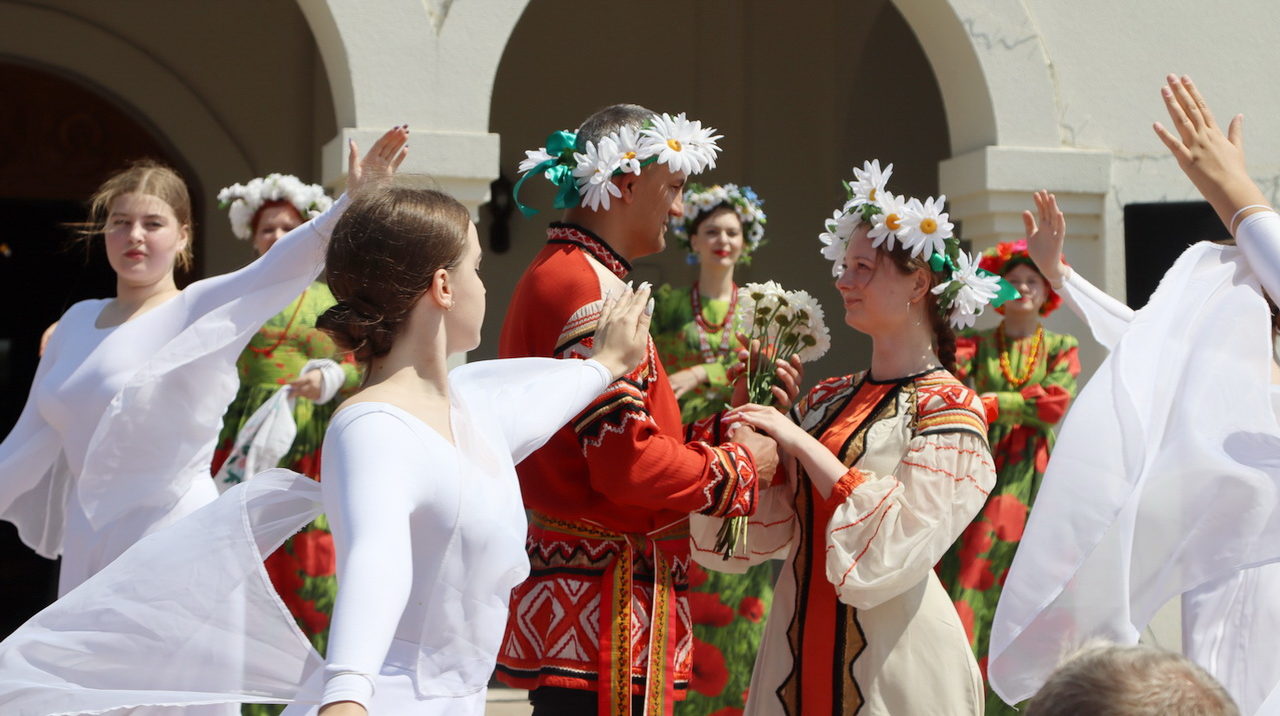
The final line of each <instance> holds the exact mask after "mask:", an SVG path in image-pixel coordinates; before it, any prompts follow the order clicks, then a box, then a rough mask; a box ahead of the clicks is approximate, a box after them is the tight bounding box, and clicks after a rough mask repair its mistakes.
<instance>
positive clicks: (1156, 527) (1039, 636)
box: [988, 213, 1280, 713]
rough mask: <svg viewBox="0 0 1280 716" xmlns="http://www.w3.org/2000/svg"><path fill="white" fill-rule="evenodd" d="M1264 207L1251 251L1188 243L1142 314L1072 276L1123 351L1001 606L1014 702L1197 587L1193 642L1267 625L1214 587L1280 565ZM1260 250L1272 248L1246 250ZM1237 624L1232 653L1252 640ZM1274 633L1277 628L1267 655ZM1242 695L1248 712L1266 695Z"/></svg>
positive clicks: (1278, 265)
mask: <svg viewBox="0 0 1280 716" xmlns="http://www.w3.org/2000/svg"><path fill="white" fill-rule="evenodd" d="M1255 216H1256V217H1257V218H1255ZM1255 216H1251V217H1248V218H1247V219H1246V222H1245V225H1242V227H1241V230H1240V243H1241V247H1243V248H1240V247H1232V246H1224V245H1218V244H1210V243H1201V244H1196V245H1194V246H1192V247H1191V248H1189V249H1188V250H1187V251H1186V252H1184V253H1183V255H1182V256H1181V257H1180V258H1179V259H1178V261H1177V262H1176V263H1175V264H1174V266H1173V267H1172V268H1170V269H1169V271H1168V273H1166V274H1165V277H1164V279H1163V280H1162V281H1161V283H1160V286H1159V287H1158V288H1157V290H1156V292H1155V293H1154V294H1153V295H1152V297H1151V300H1150V302H1149V303H1148V304H1147V306H1146V307H1144V308H1143V309H1142V310H1140V311H1137V312H1136V313H1130V312H1128V311H1127V309H1125V308H1124V307H1123V306H1122V305H1119V304H1118V302H1116V301H1115V300H1114V299H1110V298H1109V297H1105V298H1104V297H1102V296H1098V295H1097V293H1096V292H1097V290H1096V289H1094V288H1093V287H1091V286H1089V285H1088V284H1087V282H1083V281H1082V280H1081V279H1079V278H1078V277H1072V279H1071V280H1069V281H1068V284H1067V286H1066V287H1065V288H1064V292H1063V293H1064V296H1065V297H1066V298H1067V300H1068V301H1069V302H1072V303H1074V304H1075V306H1074V307H1075V308H1076V309H1077V310H1079V311H1082V312H1083V315H1084V316H1085V317H1086V320H1087V321H1088V323H1089V325H1090V327H1091V328H1092V329H1093V330H1094V333H1095V336H1096V337H1097V338H1098V340H1099V341H1100V342H1101V343H1103V344H1104V345H1106V346H1107V347H1108V348H1110V350H1111V353H1110V355H1109V357H1108V358H1107V359H1106V361H1104V362H1103V364H1102V366H1101V367H1100V368H1099V369H1098V371H1097V373H1096V374H1095V375H1094V377H1093V379H1092V380H1091V381H1090V382H1089V384H1088V385H1087V386H1086V387H1085V389H1084V390H1083V391H1081V393H1080V396H1079V397H1078V398H1077V399H1076V402H1075V405H1074V406H1073V407H1072V409H1071V411H1070V412H1069V413H1068V414H1067V416H1066V420H1065V421H1064V423H1063V427H1062V430H1061V432H1060V434H1059V437H1058V443H1057V445H1056V447H1055V450H1054V455H1053V458H1052V459H1051V460H1050V462H1049V467H1048V470H1047V472H1046V475H1045V480H1044V483H1043V484H1042V486H1041V488H1040V494H1039V496H1038V497H1037V500H1036V509H1035V510H1033V511H1032V512H1031V516H1030V519H1029V521H1028V523H1027V528H1026V532H1025V534H1024V536H1023V539H1022V543H1021V544H1020V546H1019V548H1018V553H1017V556H1016V557H1015V559H1014V563H1013V566H1012V568H1011V569H1010V571H1009V576H1008V580H1007V581H1006V583H1005V586H1004V591H1003V593H1002V595H1001V599H1000V603H999V605H998V607H997V609H996V615H995V622H994V624H993V627H992V636H991V650H990V657H989V662H988V676H989V679H990V682H991V685H992V688H993V689H994V690H995V691H996V692H997V693H998V694H1000V696H1001V697H1002V698H1004V699H1005V701H1007V702H1009V703H1017V702H1018V701H1021V700H1023V699H1026V698H1029V697H1030V696H1032V695H1033V694H1034V693H1035V692H1036V690H1037V689H1038V688H1039V687H1040V685H1041V684H1043V682H1044V681H1045V679H1046V678H1047V677H1048V675H1049V674H1050V672H1051V671H1052V670H1053V669H1054V667H1055V666H1056V665H1057V663H1058V661H1059V660H1060V658H1061V657H1062V656H1063V655H1064V654H1065V653H1066V652H1069V651H1070V650H1072V649H1073V648H1074V647H1076V646H1078V645H1079V644H1080V643H1082V642H1083V641H1085V640H1087V639H1089V638H1092V637H1103V638H1109V639H1111V640H1114V641H1118V642H1128V643H1133V642H1136V641H1137V639H1138V635H1139V632H1140V631H1141V629H1142V628H1143V627H1145V626H1146V624H1147V623H1148V622H1149V621H1150V619H1151V617H1152V616H1153V615H1154V613H1155V612H1156V610H1157V609H1159V608H1160V607H1161V606H1162V605H1163V604H1164V603H1165V602H1167V601H1168V600H1169V599H1171V598H1173V597H1175V596H1178V595H1180V594H1185V593H1188V592H1193V593H1194V590H1197V589H1202V590H1204V594H1205V597H1204V599H1202V600H1201V604H1200V606H1201V611H1200V612H1199V613H1198V616H1196V617H1194V618H1193V633H1192V634H1191V635H1190V638H1191V640H1192V641H1193V642H1194V641H1195V639H1196V638H1197V635H1208V634H1210V632H1211V630H1219V631H1220V630H1222V629H1223V628H1226V629H1229V630H1230V629H1245V630H1249V629H1253V628H1254V627H1253V626H1250V619H1249V618H1248V617H1247V616H1243V618H1240V617H1241V615H1240V614H1238V615H1237V617H1238V618H1237V619H1236V621H1235V623H1234V624H1227V623H1226V619H1225V614H1226V613H1227V612H1228V611H1229V610H1230V609H1235V610H1240V609H1248V607H1247V606H1245V605H1243V604H1242V603H1241V602H1239V601H1236V602H1232V600H1231V599H1229V598H1223V597H1222V596H1221V595H1218V596H1217V597H1216V598H1213V597H1212V596H1211V595H1212V593H1213V592H1214V590H1215V589H1217V588H1220V587H1221V586H1222V584H1223V583H1226V582H1230V581H1231V580H1234V579H1239V575H1240V573H1241V572H1242V570H1248V569H1249V568H1251V567H1255V566H1258V565H1262V564H1265V563H1268V562H1272V561H1275V560H1277V559H1280V509H1277V506H1278V505H1280V424H1278V423H1277V418H1276V414H1275V413H1274V411H1273V409H1272V405H1271V399H1270V391H1269V390H1268V386H1269V384H1270V368H1271V363H1272V347H1271V341H1270V335H1271V331H1270V314H1269V310H1268V307H1267V303H1266V301H1265V299H1264V297H1263V293H1262V287H1261V285H1260V282H1259V278H1258V276H1259V275H1263V276H1264V277H1266V279H1268V280H1269V279H1270V278H1271V277H1273V276H1275V277H1280V261H1277V262H1274V263H1272V262H1271V259H1270V258H1268V254H1267V253H1266V252H1270V256H1271V258H1274V257H1275V256H1276V254H1275V250H1276V248H1277V247H1280V218H1277V217H1276V216H1275V215H1274V214H1270V213H1268V214H1265V215H1255ZM1250 244H1252V245H1253V246H1255V247H1258V248H1260V249H1261V251H1262V253H1261V256H1260V255H1259V252H1258V251H1254V252H1253V253H1251V254H1250V255H1249V257H1248V259H1246V255H1245V254H1246V252H1247V251H1249V250H1250V247H1249V245H1250ZM1251 262H1252V263H1253V264H1254V266H1251V265H1250V264H1251ZM1255 267H1257V268H1258V272H1257V273H1255V270H1254V268H1255ZM1268 285H1270V284H1268ZM1268 569H1269V568H1268ZM1271 583H1275V582H1274V581H1272V582H1271ZM1266 598H1267V599H1269V600H1270V601H1271V602H1273V603H1274V602H1275V600H1276V599H1277V598H1280V594H1275V593H1272V594H1270V595H1267V596H1266ZM1213 605H1216V606H1213ZM1192 608H1193V610H1194V609H1195V608H1196V605H1195V604H1193V605H1192ZM1258 626H1263V625H1261V624H1259V625H1258ZM1229 636H1230V637H1231V643H1232V644H1233V645H1234V646H1233V647H1232V649H1229V650H1238V649H1237V647H1240V645H1243V644H1245V643H1247V641H1248V640H1247V639H1245V637H1246V636H1247V634H1245V633H1241V634H1236V635H1229ZM1277 636H1280V635H1277V634H1267V635H1265V639H1266V640H1267V641H1268V642H1269V644H1270V645H1271V646H1270V649H1271V651H1272V652H1275V651H1276V649H1275V648H1274V644H1275V643H1276V641H1275V640H1276V638H1277ZM1262 637H1263V635H1258V638H1259V639H1261V638H1262ZM1202 641H1203V639H1202ZM1219 646H1221V642H1219ZM1272 656H1274V654H1272ZM1249 658H1250V656H1249V655H1248V654H1243V653H1236V654H1233V655H1232V657H1231V659H1232V660H1233V661H1235V662H1239V663H1240V664H1243V663H1244V662H1246V661H1248V660H1249ZM1272 661H1274V659H1272ZM1220 673H1221V672H1220ZM1274 676H1275V674H1274V672H1273V673H1272V675H1271V676H1270V677H1267V678H1269V679H1270V685H1272V686H1273V685H1274V683H1275V680H1274ZM1228 688H1229V690H1230V685H1228ZM1265 693H1266V691H1264V693H1263V695H1265ZM1233 696H1235V697H1236V698H1237V699H1238V700H1240V701H1241V702H1242V703H1241V706H1242V708H1243V709H1244V712H1245V713H1254V711H1253V710H1252V708H1250V705H1252V706H1253V707H1256V706H1257V705H1258V704H1259V703H1260V701H1261V700H1262V699H1261V698H1259V697H1252V698H1249V699H1244V698H1242V694H1240V693H1238V692H1235V691H1233ZM1259 713H1261V712H1259Z"/></svg>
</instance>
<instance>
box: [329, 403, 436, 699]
mask: <svg viewBox="0 0 1280 716" xmlns="http://www.w3.org/2000/svg"><path fill="white" fill-rule="evenodd" d="M340 418H341V413H339V414H338V415H337V416H336V417H335V422H338V421H339V420H340ZM421 440H422V438H421V437H420V436H419V434H418V433H417V432H416V431H415V430H414V429H413V428H412V427H411V426H410V425H408V424H406V423H405V422H404V420H403V419H402V418H400V417H399V416H397V415H395V414H393V413H390V412H384V411H381V410H375V411H370V412H366V413H363V414H361V415H358V416H357V417H355V418H354V419H352V420H350V421H349V422H345V423H342V424H338V425H331V427H330V430H329V433H328V435H327V436H326V439H325V453H324V466H323V471H324V482H323V483H321V486H322V489H323V492H324V506H325V512H327V513H328V515H329V526H330V529H331V530H332V532H333V539H334V545H335V547H336V548H337V556H338V595H337V600H336V602H335V604H334V608H333V621H332V626H331V627H330V631H329V649H328V654H327V659H326V661H327V663H326V666H325V678H326V682H325V689H324V696H323V698H322V703H326V704H327V703H333V702H335V701H354V702H357V703H359V704H362V705H364V706H365V707H366V708H368V706H369V699H370V697H371V696H372V695H373V683H372V677H373V676H375V675H377V674H378V673H379V671H380V670H381V667H382V662H383V660H384V659H385V658H386V656H387V649H388V648H389V647H390V645H391V641H392V639H393V638H395V632H396V626H397V625H398V624H399V621H400V616H401V614H403V613H404V610H405V605H406V604H407V603H408V600H409V594H410V591H411V589H412V586H413V580H414V576H415V575H414V570H413V551H412V548H413V542H412V539H413V538H412V535H411V534H410V525H409V517H410V514H411V512H412V511H413V509H414V508H415V504H417V505H421V504H426V503H429V501H430V498H429V497H427V498H426V499H425V501H420V500H418V499H415V496H416V495H418V494H419V493H421V492H422V491H423V490H424V489H427V490H429V489H430V484H431V479H430V475H423V474H411V472H410V471H409V470H408V469H407V466H409V465H414V464H420V462H421V461H420V460H415V459H405V453H406V452H409V451H412V452H420V451H421ZM428 509H429V507H428Z"/></svg>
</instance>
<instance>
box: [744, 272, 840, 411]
mask: <svg viewBox="0 0 1280 716" xmlns="http://www.w3.org/2000/svg"><path fill="white" fill-rule="evenodd" d="M738 311H739V314H738V315H739V316H741V318H740V319H739V320H740V321H741V325H742V326H743V327H744V328H746V329H747V331H748V334H747V339H748V340H749V341H754V340H758V341H760V346H761V352H762V354H763V355H764V356H765V357H761V358H760V359H759V360H755V358H753V357H752V356H750V355H748V357H747V370H746V375H747V399H748V400H750V401H751V402H753V403H758V404H760V405H770V404H772V403H773V390H772V388H773V386H774V383H775V381H776V371H775V368H774V365H775V364H774V362H773V361H774V359H777V360H783V361H788V360H791V357H792V356H799V358H800V361H801V362H802V363H811V362H813V361H815V360H818V359H819V358H821V357H822V356H824V355H826V353H827V351H828V350H830V349H831V332H830V331H828V330H827V325H826V316H825V314H824V313H823V311H822V304H820V303H818V300H817V299H816V298H814V297H813V296H812V295H810V294H809V292H808V291H788V290H786V289H784V288H783V287H782V286H780V285H778V283H777V282H776V281H765V282H764V283H749V284H746V285H745V286H743V287H741V288H739V289H738ZM766 358H767V359H766ZM753 363H754V364H753Z"/></svg>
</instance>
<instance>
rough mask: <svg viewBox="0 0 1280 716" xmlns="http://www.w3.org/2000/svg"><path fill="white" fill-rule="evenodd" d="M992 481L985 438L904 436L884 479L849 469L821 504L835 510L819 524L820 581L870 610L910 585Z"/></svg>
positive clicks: (940, 432) (952, 432)
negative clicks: (822, 549)
mask: <svg viewBox="0 0 1280 716" xmlns="http://www.w3.org/2000/svg"><path fill="white" fill-rule="evenodd" d="M937 400H939V397H938V396H931V397H929V398H927V399H926V401H927V402H932V401H937ZM971 402H972V405H971V406H970V407H969V410H970V411H972V413H971V415H973V416H974V417H977V420H978V421H980V420H981V418H980V416H981V415H982V413H981V410H982V407H981V403H980V402H979V401H978V398H977V396H976V395H973V396H972V401H971ZM955 407H956V406H952V408H951V409H953V410H954V409H955ZM924 410H928V408H927V407H922V412H923V411H924ZM932 412H933V413H934V414H938V412H939V411H938V409H937V406H935V408H934V410H933V411H932ZM995 481H996V471H995V466H994V465H993V464H992V461H991V453H990V450H989V448H988V447H987V440H986V435H985V434H983V433H980V432H978V431H977V430H973V429H969V428H967V427H965V428H960V427H956V428H948V427H946V426H945V425H943V426H933V427H930V429H929V430H927V431H925V432H923V433H922V434H918V435H917V436H916V437H914V438H912V440H911V441H910V442H909V443H908V444H907V452H906V454H905V455H904V456H903V458H902V461H901V462H899V463H898V467H897V469H896V470H895V471H894V472H893V473H892V474H885V475H878V474H875V473H872V472H867V471H864V470H859V469H858V468H856V467H855V468H851V469H850V470H849V472H848V473H846V474H845V476H844V477H842V478H841V479H840V482H839V483H837V485H836V487H835V489H834V490H832V493H831V496H830V498H829V500H830V501H832V502H836V501H839V505H838V506H837V507H836V509H835V512H834V514H833V515H832V517H831V521H830V522H828V524H827V579H828V580H829V581H830V582H831V583H832V584H833V585H835V588H836V592H837V594H838V595H839V597H840V600H841V601H843V602H845V603H847V604H851V605H853V606H855V607H857V608H859V609H870V608H871V607H874V606H876V605H879V604H882V603H884V602H885V601H887V600H889V599H891V598H893V597H896V596H897V595H899V594H901V593H903V592H904V591H906V590H907V589H909V588H911V587H913V586H915V585H916V584H918V583H919V582H920V580H921V579H923V578H924V577H925V575H926V574H928V573H929V570H931V569H933V567H934V565H936V564H937V563H938V560H939V559H941V558H942V555H943V554H944V553H945V552H946V551H947V549H948V548H949V547H951V544H952V543H953V542H955V540H956V538H957V537H959V536H960V533H961V532H963V531H964V529H965V527H967V526H968V525H969V522H970V521H971V520H972V519H973V518H974V516H975V515H977V514H978V511H979V510H980V509H982V505H983V503H985V502H986V500H987V495H988V494H989V493H990V491H991V488H992V486H994V485H995Z"/></svg>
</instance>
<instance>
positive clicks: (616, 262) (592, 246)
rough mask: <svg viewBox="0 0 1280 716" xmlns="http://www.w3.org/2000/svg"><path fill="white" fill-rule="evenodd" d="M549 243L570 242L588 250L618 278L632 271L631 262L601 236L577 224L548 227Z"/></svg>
mask: <svg viewBox="0 0 1280 716" xmlns="http://www.w3.org/2000/svg"><path fill="white" fill-rule="evenodd" d="M547 243H548V244H570V245H572V246H577V247H578V248H580V249H582V250H583V251H585V252H587V253H588V254H590V255H591V257H592V258H594V259H595V260H596V261H599V262H600V263H602V264H604V265H605V267H606V268H608V269H609V270H610V271H612V272H613V273H614V275H615V276H617V277H618V278H626V277H627V274H629V273H631V264H630V263H628V262H627V260H626V259H624V258H622V256H620V255H619V254H618V252H617V251H614V250H613V248H611V247H610V246H609V245H608V244H606V243H605V242H604V240H603V239H601V238H600V237H599V236H596V235H595V234H593V233H591V232H590V231H587V230H586V229H584V228H582V227H581V226H578V225H577V224H565V223H561V222H556V223H554V224H552V225H551V226H550V227H549V228H548V229H547Z"/></svg>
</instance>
